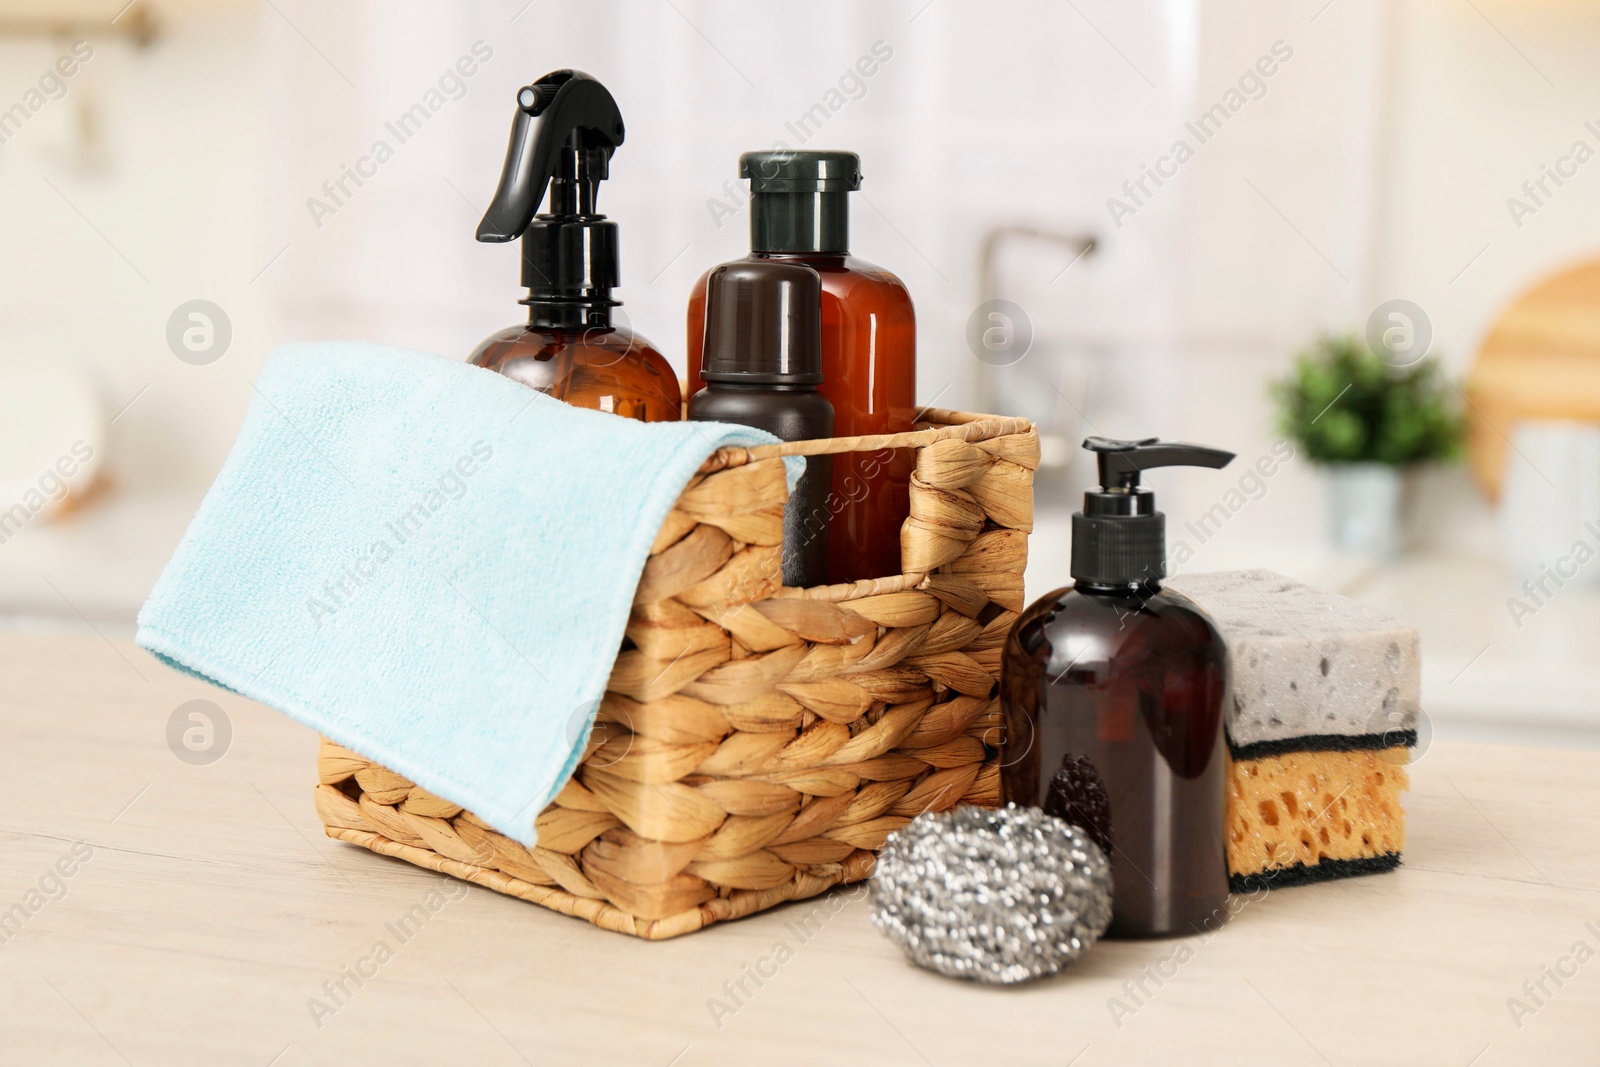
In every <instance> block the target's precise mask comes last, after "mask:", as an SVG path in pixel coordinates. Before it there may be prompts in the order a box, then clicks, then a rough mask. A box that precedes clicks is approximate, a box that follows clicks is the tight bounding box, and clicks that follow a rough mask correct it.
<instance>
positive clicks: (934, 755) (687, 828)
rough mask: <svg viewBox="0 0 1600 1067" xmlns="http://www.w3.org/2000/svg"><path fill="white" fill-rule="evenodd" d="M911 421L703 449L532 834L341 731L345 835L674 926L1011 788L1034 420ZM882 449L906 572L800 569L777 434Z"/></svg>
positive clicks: (800, 446)
mask: <svg viewBox="0 0 1600 1067" xmlns="http://www.w3.org/2000/svg"><path fill="white" fill-rule="evenodd" d="M918 425H919V429H918V430H916V431H913V432H910V433H904V434H895V435H889V436H880V437H858V438H845V439H840V438H832V439H828V440H823V441H803V442H796V443H793V444H783V445H770V446H765V447H761V448H753V449H739V448H725V449H722V450H721V451H719V452H717V453H716V454H715V455H713V456H712V457H711V458H710V459H709V460H707V461H706V463H705V465H704V466H703V467H702V468H701V470H700V472H699V474H697V475H696V477H695V478H694V480H693V481H691V482H690V483H689V485H688V487H687V488H685V489H684V491H683V494H682V496H680V497H679V499H678V503H677V506H676V507H675V508H674V510H673V511H672V513H671V514H670V515H669V516H668V517H667V520H666V522H665V523H664V524H663V526H662V528H661V532H660V534H659V535H658V536H657V538H656V540H655V544H654V545H652V546H651V549H650V559H649V561H648V562H647V563H646V565H645V568H644V573H643V576H642V577H641V578H640V581H639V587H638V592H637V594H636V595H635V598H634V606H633V614H632V617H631V619H630V621H629V625H628V630H627V638H628V639H627V641H626V642H625V644H624V647H623V650H622V652H621V653H620V654H619V655H618V656H617V662H616V666H615V667H614V668H613V670H612V673H611V679H610V682H609V683H608V686H607V692H606V696H605V699H604V701H603V702H602V704H601V707H600V711H599V715H598V720H597V725H596V727H595V729H594V731H593V733H592V734H591V736H590V738H589V742H588V746H587V748H586V750H585V752H584V756H583V762H582V764H581V765H580V766H579V768H578V771H577V774H576V775H575V776H574V778H573V780H572V781H571V782H569V783H568V784H567V786H566V788H564V789H563V790H562V791H561V792H560V793H559V794H558V795H557V796H556V797H555V799H554V800H553V801H552V802H551V804H550V805H549V807H547V808H546V809H545V810H544V811H543V813H541V814H540V815H539V818H538V824H537V825H538V835H539V844H538V847H536V848H533V849H527V848H524V847H523V846H521V845H519V844H517V843H516V842H514V841H511V840H510V839H508V838H506V837H504V836H502V835H500V834H498V833H495V832H494V831H493V830H491V829H490V828H489V827H488V826H487V825H485V824H484V823H483V822H482V821H480V820H479V819H477V818H475V817H474V816H473V815H472V813H471V812H467V811H463V810H462V809H461V808H460V807H459V806H457V805H454V804H451V803H448V802H447V801H444V800H442V799H440V798H439V797H437V796H434V795H432V794H430V793H427V792H426V791H424V790H422V789H420V788H418V787H417V786H415V785H413V784H412V783H411V782H410V781H408V780H406V779H405V778H402V777H400V776H399V775H397V774H395V773H393V772H391V771H389V770H387V769H386V768H384V767H381V766H379V765H378V764H376V763H373V762H372V761H370V760H368V759H365V758H364V757H362V756H360V755H358V754H356V753H354V752H352V751H350V750H349V749H345V748H341V747H340V746H338V745H335V744H333V743H332V742H329V741H326V740H324V741H323V743H322V752H321V756H320V758H319V760H318V770H319V772H320V779H321V784H320V785H318V786H317V789H316V807H317V813H318V815H319V816H320V817H321V819H322V822H323V823H324V825H325V826H326V829H327V833H328V835H329V836H331V837H337V838H340V839H342V840H345V841H349V842H352V843H354V844H358V845H364V846H366V847H367V848H370V849H372V850H373V851H374V852H381V853H383V854H385V855H389V856H397V857H399V858H401V859H404V860H407V861H409V862H411V863H414V864H417V865H418V866H421V867H427V868H430V869H432V870H436V871H442V872H444V873H446V874H451V875H454V876H456V877H458V878H464V879H467V880H469V881H472V882H475V883H477V884H479V885H482V886H487V887H488V888H490V889H494V890H496V891H498V892H501V893H508V894H511V895H512V896H517V897H521V898H523V899H524V900H530V901H533V902H534V903H537V904H543V905H545V906H546V907H549V908H554V909H556V910H557V911H561V912H565V913H566V914H568V915H576V916H580V917H582V918H585V919H588V920H589V921H590V922H592V923H595V924H596V925H598V926H603V927H605V928H606V929H608V930H617V931H620V932H622V933H628V934H635V935H637V936H639V937H645V938H651V939H660V938H668V937H676V936H677V935H679V934H685V933H690V932H692V931H695V930H699V929H701V928H702V927H705V926H708V925H710V924H711V923H714V922H717V921H718V920H722V919H736V918H739V917H741V916H744V915H749V914H751V913H753V912H757V911H761V910H762V909H765V908H770V907H772V906H773V905H775V904H779V903H781V902H783V901H786V900H798V899H801V898H804V897H810V896H815V895H816V894H818V893H821V892H823V891H824V890H826V889H827V888H829V887H830V886H833V885H838V884H841V883H845V882H854V881H859V880H861V879H863V878H865V877H867V876H868V875H869V874H871V873H872V867H873V862H874V853H875V850H877V849H878V848H880V847H881V846H882V845H883V840H884V837H885V836H886V835H887V834H888V833H889V832H890V831H892V830H894V829H896V828H897V827H900V826H903V825H905V824H906V823H907V822H909V821H910V820H911V818H912V817H913V816H915V815H917V814H919V813H921V812H924V811H942V810H945V809H947V808H952V807H955V806H956V805H958V804H982V805H989V806H993V805H996V804H998V803H999V799H1000V781H999V774H998V770H997V768H996V766H995V763H994V757H993V751H994V750H993V748H992V747H990V746H987V745H986V744H985V741H986V740H988V741H993V740H994V734H993V731H995V730H996V729H997V728H998V726H999V721H1000V720H999V710H998V707H997V698H996V695H995V694H996V691H997V684H996V683H997V682H998V679H999V674H1000V654H1001V649H1002V645H1003V643H1004V641H1005V638H1006V634H1007V632H1008V631H1009V630H1010V627H1011V623H1012V622H1013V620H1015V618H1016V616H1017V612H1019V611H1020V610H1021V609H1022V572H1023V566H1024V564H1025V563H1026V561H1027V545H1028V531H1029V529H1031V527H1032V521H1033V472H1034V468H1035V467H1036V466H1037V463H1038V456H1039V444H1038V435H1037V434H1036V433H1035V432H1034V429H1033V426H1032V425H1031V424H1030V423H1029V422H1028V421H1027V420H1026V419H1015V418H994V417H986V416H977V415H968V414H963V413H960V412H953V411H944V410H938V409H934V410H930V411H927V412H925V413H924V420H923V421H922V422H921V423H919V424H918ZM889 448H915V449H916V450H917V462H916V470H915V473H914V475H913V476H912V480H911V517H910V518H909V519H908V520H907V521H906V523H905V526H904V528H903V531H902V535H901V554H902V563H903V567H904V570H905V572H906V573H904V574H901V575H898V576H896V577H891V578H881V579H876V580H869V581H860V582H856V583H854V584H846V585H834V586H826V587H818V588H813V589H790V588H784V587H783V586H782V581H781V576H780V569H779V557H780V554H781V548H782V539H783V529H782V518H783V505H784V501H785V498H786V492H785V488H784V472H783V463H782V460H781V458H780V457H782V456H786V455H816V454H821V453H841V452H877V451H879V450H881V449H889ZM885 458H887V457H885Z"/></svg>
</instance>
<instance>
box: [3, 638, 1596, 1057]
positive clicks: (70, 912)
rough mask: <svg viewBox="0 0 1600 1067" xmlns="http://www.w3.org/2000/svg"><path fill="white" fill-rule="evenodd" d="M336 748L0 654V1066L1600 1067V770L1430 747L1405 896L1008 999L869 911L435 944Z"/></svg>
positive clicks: (68, 663)
mask: <svg viewBox="0 0 1600 1067" xmlns="http://www.w3.org/2000/svg"><path fill="white" fill-rule="evenodd" d="M194 699H205V700H211V701H213V702H215V703H216V704H217V705H218V706H220V707H221V708H222V709H223V711H224V712H225V714H226V716H227V719H228V721H229V723H230V724H231V731H232V737H231V741H230V742H229V744H228V747H227V750H226V753H225V755H223V756H222V757H221V759H220V760H218V761H216V762H213V763H210V764H206V765H195V764H190V763H186V762H184V761H182V760H180V759H179V758H178V757H177V756H176V755H174V752H173V751H172V750H171V749H170V748H169V747H168V742H167V730H168V722H169V719H170V718H171V717H172V715H173V712H174V711H175V709H177V708H178V707H179V706H180V705H182V704H184V703H185V702H186V701H189V700H194ZM316 747H317V740H316V738H315V736H313V734H312V732H311V731H310V730H307V729H305V728H304V727H301V726H299V725H297V724H295V723H293V722H291V721H289V720H288V719H286V718H283V717H282V716H280V715H278V714H276V713H274V712H272V711H269V710H268V709H266V708H263V707H261V706H260V705H257V704H253V703H251V702H249V701H246V700H242V699H239V698H237V697H233V696H231V695H228V694H225V693H221V692H219V691H217V690H214V689H210V688H209V687H207V686H205V685H203V684H201V683H199V682H197V681H194V680H192V679H187V678H183V677H180V676H179V675H177V674H176V673H174V672H172V671H170V670H167V669H165V668H163V667H161V666H160V665H158V664H157V663H156V662H155V661H154V660H153V659H151V658H150V657H149V656H147V655H146V654H144V653H143V652H140V651H138V650H136V649H134V648H133V647H132V646H131V645H128V644H125V643H121V642H111V641H99V640H95V639H93V638H89V639H79V638H69V637H59V636H37V635H21V634H14V633H0V812H3V817H0V1063H5V1064H12V1063H15V1064H26V1065H35V1064H121V1063H128V1064H133V1065H136V1067H145V1065H153V1064H191V1063H192V1064H207V1065H210V1064H253V1065H267V1064H274V1065H278V1067H294V1065H299V1064H313V1063H318V1064H339V1065H354V1064H362V1065H364V1064H412V1063H416V1064H457V1063H472V1064H476V1065H489V1064H518V1063H535V1064H547V1063H552V1064H561V1063H580V1062H584V1063H625V1064H644V1065H660V1067H666V1065H668V1064H675V1065H679V1067H689V1065H692V1064H709V1063H717V1064H724V1063H725V1064H747V1063H805V1064H812V1065H827V1064H857V1063H862V1064H902V1063H903V1064H938V1065H945V1064H985V1065H987V1064H1053V1065H1065V1064H1069V1063H1070V1064H1077V1065H1080V1067H1090V1065H1097V1064H1118V1065H1122V1064H1139V1063H1160V1064H1163V1065H1189V1064H1211V1063H1215V1064H1228V1065H1230V1067H1232V1065H1250V1064H1271V1065H1273V1067H1283V1065H1285V1064H1302V1063H1310V1064H1320V1063H1328V1064H1339V1065H1344V1064H1389V1063H1393V1064H1429V1065H1433V1064H1439V1065H1444V1067H1468V1065H1469V1064H1470V1065H1474V1067H1490V1065H1496V1064H1585V1065H1594V1064H1597V1063H1600V955H1597V957H1596V958H1595V959H1593V960H1589V959H1587V957H1586V956H1585V957H1584V960H1585V961H1584V962H1582V963H1579V962H1578V957H1577V956H1574V955H1573V953H1574V949H1575V946H1577V944H1578V943H1579V942H1582V943H1584V944H1585V945H1586V946H1587V948H1588V949H1590V950H1592V951H1593V952H1595V953H1600V753H1594V752H1579V751H1561V750H1545V749H1535V748H1491V747H1484V746H1474V745H1465V744H1450V743H1447V742H1443V741H1440V742H1436V743H1434V744H1433V745H1432V747H1431V748H1430V749H1429V750H1428V751H1426V752H1425V753H1423V755H1422V756H1421V758H1420V760H1419V762H1418V763H1417V765H1416V766H1415V768H1414V769H1413V788H1412V792H1411V794H1410V796H1409V801H1408V804H1407V808H1408V810H1409V812H1410V831H1409V832H1410V846H1409V848H1408V850H1407V852H1406V865H1405V866H1404V867H1402V868H1401V869H1400V870H1399V871H1397V872H1395V873H1393V874H1389V875H1383V876H1378V877H1371V878H1362V879H1355V880H1351V881H1346V882H1338V883H1333V884H1327V885H1320V886H1311V887H1305V888H1300V889H1290V890H1284V891H1281V892H1278V893H1274V894H1272V895H1270V896H1269V897H1268V898H1267V899H1265V900H1263V901H1261V902H1259V903H1253V904H1250V905H1248V906H1247V907H1245V908H1244V910H1243V911H1242V912H1241V913H1240V914H1239V915H1238V916H1237V917H1236V918H1235V919H1234V920H1233V922H1232V923H1231V924H1229V926H1227V927H1226V928H1225V929H1224V930H1223V931H1222V932H1221V933H1220V934H1218V935H1216V936H1215V937H1214V938H1213V939H1211V940H1210V941H1208V942H1203V941H1201V940H1198V939H1191V940H1189V941H1184V942H1145V943H1112V942H1105V943H1102V944H1100V945H1099V946H1097V947H1096V948H1095V949H1094V951H1093V952H1092V953H1091V954H1090V955H1089V956H1088V957H1087V958H1086V959H1085V960H1083V961H1082V962H1081V963H1080V964H1079V965H1078V966H1077V967H1076V968H1075V969H1073V970H1072V971H1070V972H1069V973H1067V974H1065V975H1062V976H1059V977H1057V978H1055V979H1052V980H1049V981H1046V982H1043V983H1039V984H1035V985H1033V986H1030V987H1027V988H1023V989H987V988H981V987H978V986H973V985H968V984H965V983H960V982H954V981H950V980H947V979H944V978H940V977H937V976H935V975H932V974H928V973H925V972H922V971H919V970H917V969H915V968H914V967H912V966H911V965H909V964H908V963H906V962H905V960H904V959H903V958H902V957H901V956H900V954H899V952H898V951H897V950H896V949H895V948H894V947H893V946H892V945H890V944H889V942H888V941H886V940H885V939H884V938H882V937H881V936H880V935H879V934H878V933H877V932H876V931H875V930H874V929H873V928H872V925H871V923H870V922H869V920H868V916H867V906H866V903H865V901H864V899H863V898H862V896H861V894H860V892H859V890H858V889H847V890H842V891H840V893H839V895H838V896H837V897H835V898H833V899H832V902H831V903H829V902H828V898H824V902H823V903H822V905H821V908H822V910H821V911H820V912H817V911H814V910H813V908H814V905H809V904H808V905H792V906H790V907H788V908H782V909H778V910H777V911H774V912H768V913H766V914H763V915H759V916H755V917H753V918H750V919H746V920H743V921H740V922H737V923H729V924H726V925H719V926H716V927H714V928H712V929H710V930H707V931H705V932H702V933H699V934H694V935H691V936H689V937H686V938H681V939H678V940H675V941H668V942H663V943H659V944H650V943H645V942H642V941H637V940H634V939H631V938H626V937H622V936H619V935H616V934H610V933H604V932H602V931H600V930H597V929H595V928H593V927H590V926H588V925H587V924H585V923H582V922H580V921H578V920H575V919H569V918H565V917H563V916H560V915H555V914H553V913H550V912H546V911H543V910H541V909H539V908H537V907H534V906H532V905H529V904H525V903H522V902H520V901H517V900H512V899H508V898H505V897H501V896H497V895H495V894H493V893H490V892H488V891H486V890H482V889H477V888H473V889H471V890H470V892H465V893H463V892H462V891H461V890H455V891H453V896H454V899H450V898H449V897H450V894H446V893H444V892H441V893H440V895H439V896H437V897H434V898H432V901H433V903H434V904H435V907H436V910H434V911H431V912H430V911H428V908H427V903H428V901H429V894H430V893H432V892H434V891H436V890H441V889H442V888H448V887H445V885H444V880H443V879H441V878H440V877H439V876H437V875H432V874H429V873H426V872H423V871H420V870H418V869H416V868H413V867H410V866H408V865H405V864H402V863H400V862H397V861H393V860H388V859H385V858H383V857H379V856H376V855H373V854H372V853H369V852H367V851H365V850H363V849H358V848H354V847H351V846H348V845H344V844H341V843H339V842H335V841H330V840H328V839H326V838H324V837H323V836H322V835H321V833H320V827H319V825H318V823H317V820H316V817H315V815H314V814H313V813H312V810H311V785H312V783H313V781H314V780H315V774H314V763H315V757H316ZM75 842H82V843H83V844H81V845H77V846H76V848H77V855H76V856H75V855H74V847H75ZM85 854H87V858H82V857H83V856H84V855H85ZM63 857H68V860H66V861H64V860H63V859H62V858H63ZM58 863H59V864H60V866H59V867H58V866H57V865H58ZM61 870H70V872H71V873H70V876H65V877H63V876H61V874H60V871H61ZM419 904H420V905H423V909H422V913H423V914H424V915H426V920H425V921H417V922H415V924H414V925H412V926H408V927H405V928H403V929H402V928H401V927H399V926H398V925H396V924H398V923H399V920H400V919H401V918H402V916H404V915H405V914H407V913H408V912H410V911H412V909H413V908H414V907H416V906H417V905H419ZM16 905H21V906H22V912H23V913H24V914H23V915H22V917H21V918H18V917H17V913H16V912H15V911H14V910H13V908H14V906H16ZM34 905H36V906H37V907H36V908H33V907H31V906H34ZM7 914H10V915H11V916H12V918H11V919H10V920H9V922H10V925H9V926H8V925H5V923H6V922H7V920H6V919H5V916H6V915H7ZM807 915H811V916H813V917H812V919H811V921H810V922H809V923H808V924H807V923H803V922H802V920H803V919H804V918H805V917H806V916H807ZM380 942H381V943H383V945H384V947H385V950H386V951H379V949H378V945H379V943H380ZM780 946H781V947H780ZM1579 955H1580V956H1581V955H1583V953H1581V952H1580V953H1579ZM780 960H781V962H780ZM1146 967H1148V968H1149V970H1148V971H1146V970H1145V968H1146ZM1547 969H1548V970H1547ZM1559 971H1564V972H1567V976H1561V977H1560V983H1561V984H1559V985H1558V984H1557V982H1556V980H1555V978H1552V977H1550V975H1556V974H1557V972H1559ZM352 975H354V977H351V976H352ZM1149 975H1154V976H1155V977H1154V978H1152V977H1149ZM752 976H754V977H752ZM358 979H359V981H358ZM758 980H759V981H758ZM1158 980H1159V984H1158ZM1541 981H1542V983H1543V985H1544V989H1545V992H1544V993H1543V994H1541V993H1540V991H1539V984H1540V983H1541ZM1524 982H1527V983H1529V986H1526V987H1525V986H1524ZM341 983H342V985H343V990H340V989H339V988H338V986H339V985H340V984H341ZM1141 984H1142V986H1143V990H1142V991H1141V990H1140V988H1139V987H1140V985H1141ZM741 985H742V987H743V988H742V990H741V988H740V987H741ZM1530 989H1531V990H1532V992H1531V993H1530V991H1529V990H1530ZM330 990H332V992H330ZM1512 998H1516V1001H1517V1002H1520V1003H1521V1004H1522V1005H1523V1007H1524V1008H1525V1009H1526V1010H1525V1011H1514V1010H1513V1009H1514V1008H1515V1007H1516V1004H1515V1003H1514V1002H1513V1000H1512ZM1535 998H1537V999H1535Z"/></svg>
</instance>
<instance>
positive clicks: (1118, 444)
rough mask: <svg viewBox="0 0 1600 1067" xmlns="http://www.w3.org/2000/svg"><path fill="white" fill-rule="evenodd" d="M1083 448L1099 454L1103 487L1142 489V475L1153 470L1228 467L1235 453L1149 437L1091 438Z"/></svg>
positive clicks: (1085, 440) (1105, 488) (1086, 439)
mask: <svg viewBox="0 0 1600 1067" xmlns="http://www.w3.org/2000/svg"><path fill="white" fill-rule="evenodd" d="M1083 447H1084V448H1087V449H1088V450H1089V451H1091V452H1094V453H1096V458H1097V459H1099V461H1100V488H1101V489H1104V490H1106V491H1108V492H1109V491H1111V490H1114V489H1137V488H1139V472H1140V471H1147V470H1149V469H1150V468H1152V467H1213V468H1218V467H1226V466H1227V465H1228V464H1229V463H1231V462H1232V461H1233V453H1232V452H1224V451H1223V450H1222V449H1220V448H1208V447H1206V446H1205V445H1185V444H1180V443H1178V442H1176V441H1160V440H1157V439H1156V438H1154V437H1146V438H1144V439H1143V440H1140V441H1116V440H1113V439H1111V438H1109V437H1088V438H1085V439H1084V442H1083Z"/></svg>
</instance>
